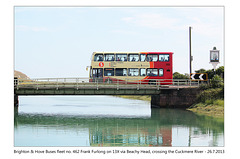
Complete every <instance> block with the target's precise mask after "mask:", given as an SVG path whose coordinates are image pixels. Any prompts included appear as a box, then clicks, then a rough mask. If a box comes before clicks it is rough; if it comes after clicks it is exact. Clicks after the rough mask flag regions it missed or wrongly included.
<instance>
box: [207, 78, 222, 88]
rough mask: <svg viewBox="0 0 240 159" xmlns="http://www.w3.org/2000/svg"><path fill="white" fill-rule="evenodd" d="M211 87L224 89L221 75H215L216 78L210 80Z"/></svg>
mask: <svg viewBox="0 0 240 159" xmlns="http://www.w3.org/2000/svg"><path fill="white" fill-rule="evenodd" d="M210 87H212V88H223V87H224V83H223V79H222V78H221V77H220V76H219V75H214V77H213V78H212V79H211V80H210Z"/></svg>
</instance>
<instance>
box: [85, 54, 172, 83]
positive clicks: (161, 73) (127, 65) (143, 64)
mask: <svg viewBox="0 0 240 159" xmlns="http://www.w3.org/2000/svg"><path fill="white" fill-rule="evenodd" d="M172 58H173V53H172V52H94V53H93V54H92V59H91V66H90V73H89V77H90V82H94V81H96V80H97V81H101V82H115V81H118V82H119V81H123V82H128V83H136V82H138V83H139V82H142V83H146V84H154V83H156V82H160V84H161V85H164V84H165V85H169V84H172V78H173V72H172V65H173V64H172V61H173V60H172Z"/></svg>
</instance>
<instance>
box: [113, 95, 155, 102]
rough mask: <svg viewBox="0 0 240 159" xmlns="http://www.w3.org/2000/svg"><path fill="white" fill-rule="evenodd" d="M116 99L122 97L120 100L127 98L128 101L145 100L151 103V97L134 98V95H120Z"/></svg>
mask: <svg viewBox="0 0 240 159" xmlns="http://www.w3.org/2000/svg"><path fill="white" fill-rule="evenodd" d="M116 97H120V98H126V99H137V100H144V101H149V102H150V101H151V96H149V95H148V96H147V95H146V96H141V95H139V96H134V95H131V96H130V95H119V96H116Z"/></svg>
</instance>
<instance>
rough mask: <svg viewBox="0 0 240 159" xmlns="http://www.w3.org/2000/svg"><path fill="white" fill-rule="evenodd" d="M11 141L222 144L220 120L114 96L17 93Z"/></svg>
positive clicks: (31, 143) (23, 143) (21, 143)
mask: <svg viewBox="0 0 240 159" xmlns="http://www.w3.org/2000/svg"><path fill="white" fill-rule="evenodd" d="M14 146H41V147H43V146H107V147H110V146H117V147H120V146H128V147H132V146H134V147H135V146H141V147H146V146H147V147H148V146H169V147H171V146H178V147H179V146H184V147H189V146H190V147H191V146H211V147H212V146H224V122H223V121H222V120H218V119H216V118H212V117H207V116H199V115H196V114H194V113H192V112H190V111H186V110H183V109H156V108H151V105H150V103H149V102H147V101H141V100H133V99H124V98H120V97H114V96H20V97H19V107H18V108H17V109H15V113H14Z"/></svg>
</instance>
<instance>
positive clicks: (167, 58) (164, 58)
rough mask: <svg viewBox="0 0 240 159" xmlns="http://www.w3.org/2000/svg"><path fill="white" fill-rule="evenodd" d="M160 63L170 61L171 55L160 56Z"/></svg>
mask: <svg viewBox="0 0 240 159" xmlns="http://www.w3.org/2000/svg"><path fill="white" fill-rule="evenodd" d="M159 61H161V62H164V61H169V54H160V55H159Z"/></svg>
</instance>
